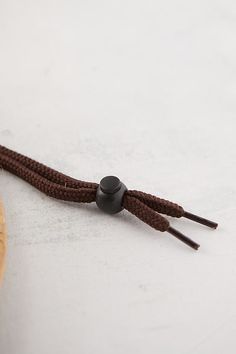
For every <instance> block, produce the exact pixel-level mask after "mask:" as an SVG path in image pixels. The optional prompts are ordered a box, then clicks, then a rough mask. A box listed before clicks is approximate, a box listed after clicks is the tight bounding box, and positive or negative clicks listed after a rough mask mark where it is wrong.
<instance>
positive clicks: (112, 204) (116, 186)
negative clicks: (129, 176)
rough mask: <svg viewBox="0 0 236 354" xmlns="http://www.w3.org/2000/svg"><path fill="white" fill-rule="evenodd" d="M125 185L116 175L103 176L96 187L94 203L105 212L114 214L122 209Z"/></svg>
mask: <svg viewBox="0 0 236 354" xmlns="http://www.w3.org/2000/svg"><path fill="white" fill-rule="evenodd" d="M126 191H127V188H126V186H125V185H124V183H122V182H121V181H120V180H119V178H118V177H115V176H107V177H104V178H103V179H102V180H101V182H100V184H99V186H98V189H97V194H96V204H97V206H98V208H99V209H101V210H103V211H104V212H105V213H107V214H116V213H119V212H120V211H121V210H123V209H124V208H123V197H124V194H125V192H126Z"/></svg>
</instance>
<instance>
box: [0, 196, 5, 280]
mask: <svg viewBox="0 0 236 354" xmlns="http://www.w3.org/2000/svg"><path fill="white" fill-rule="evenodd" d="M6 243H7V236H6V222H5V215H4V208H3V203H2V201H1V200H0V284H1V281H2V278H3V273H4V268H5V257H6Z"/></svg>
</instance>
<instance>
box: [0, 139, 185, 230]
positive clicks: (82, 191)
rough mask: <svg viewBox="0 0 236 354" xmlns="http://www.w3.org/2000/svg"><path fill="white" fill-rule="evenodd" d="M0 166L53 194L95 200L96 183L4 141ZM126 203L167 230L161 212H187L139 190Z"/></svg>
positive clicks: (127, 195) (128, 195) (126, 197)
mask: <svg viewBox="0 0 236 354" xmlns="http://www.w3.org/2000/svg"><path fill="white" fill-rule="evenodd" d="M0 167H1V168H3V169H5V170H7V171H9V172H11V173H12V174H14V175H16V176H18V177H20V178H21V179H23V180H25V181H26V182H28V183H29V184H31V185H32V186H34V187H35V188H37V189H38V190H40V191H41V192H43V193H45V194H46V195H48V196H50V197H53V198H56V199H60V200H65V201H72V202H80V203H91V202H95V201H96V192H97V187H98V184H97V183H91V182H85V181H80V180H77V179H74V178H72V177H69V176H67V175H64V174H63V173H60V172H58V171H56V170H54V169H52V168H50V167H47V166H46V165H44V164H42V163H39V162H37V161H35V160H33V159H31V158H28V157H26V156H24V155H21V154H19V153H17V152H15V151H12V150H10V149H8V148H6V147H4V146H1V145H0ZM123 206H124V208H125V209H127V210H128V211H129V212H130V213H132V214H133V215H135V216H136V217H138V218H139V219H140V220H142V221H143V222H145V223H146V224H148V225H150V226H151V227H153V228H154V229H156V230H159V231H166V230H167V229H168V227H169V222H168V220H167V219H165V218H164V217H163V216H161V215H160V214H159V213H162V214H167V215H170V216H175V217H181V216H182V215H183V214H184V210H183V208H182V207H180V206H179V205H177V204H174V203H171V202H169V201H167V200H164V199H161V198H158V197H155V196H153V195H150V194H147V193H143V192H140V191H127V192H126V193H125V195H124V199H123Z"/></svg>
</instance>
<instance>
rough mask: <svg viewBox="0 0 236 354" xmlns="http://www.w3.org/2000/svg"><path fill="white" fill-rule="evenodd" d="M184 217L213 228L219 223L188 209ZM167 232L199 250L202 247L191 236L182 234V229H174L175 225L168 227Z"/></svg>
mask: <svg viewBox="0 0 236 354" xmlns="http://www.w3.org/2000/svg"><path fill="white" fill-rule="evenodd" d="M183 217H185V218H187V219H189V220H192V221H195V222H197V223H199V224H202V225H205V226H208V227H210V228H211V229H216V228H217V226H218V224H217V223H216V222H214V221H211V220H208V219H205V218H202V217H201V216H198V215H195V214H192V213H189V212H187V211H185V212H184V215H183ZM167 232H168V233H169V234H171V235H172V236H174V237H176V238H178V239H179V240H180V241H182V242H184V243H185V244H186V245H188V246H189V247H191V248H193V249H195V250H198V248H199V247H200V245H199V244H198V243H196V242H195V241H193V240H191V239H190V238H189V237H187V236H185V235H184V234H182V233H181V232H180V231H178V230H176V229H174V228H173V227H171V226H170V227H169V228H168V229H167Z"/></svg>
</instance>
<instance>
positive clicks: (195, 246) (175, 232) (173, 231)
mask: <svg viewBox="0 0 236 354" xmlns="http://www.w3.org/2000/svg"><path fill="white" fill-rule="evenodd" d="M167 232H169V234H171V235H173V236H175V237H176V238H178V239H179V240H180V241H182V242H184V243H185V244H186V245H188V246H189V247H191V248H193V249H195V250H198V248H199V247H200V245H199V244H197V243H196V242H194V241H193V240H191V239H190V238H189V237H187V236H185V235H183V234H182V233H181V232H180V231H178V230H176V229H174V228H173V227H171V226H170V227H169V228H168V229H167Z"/></svg>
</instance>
